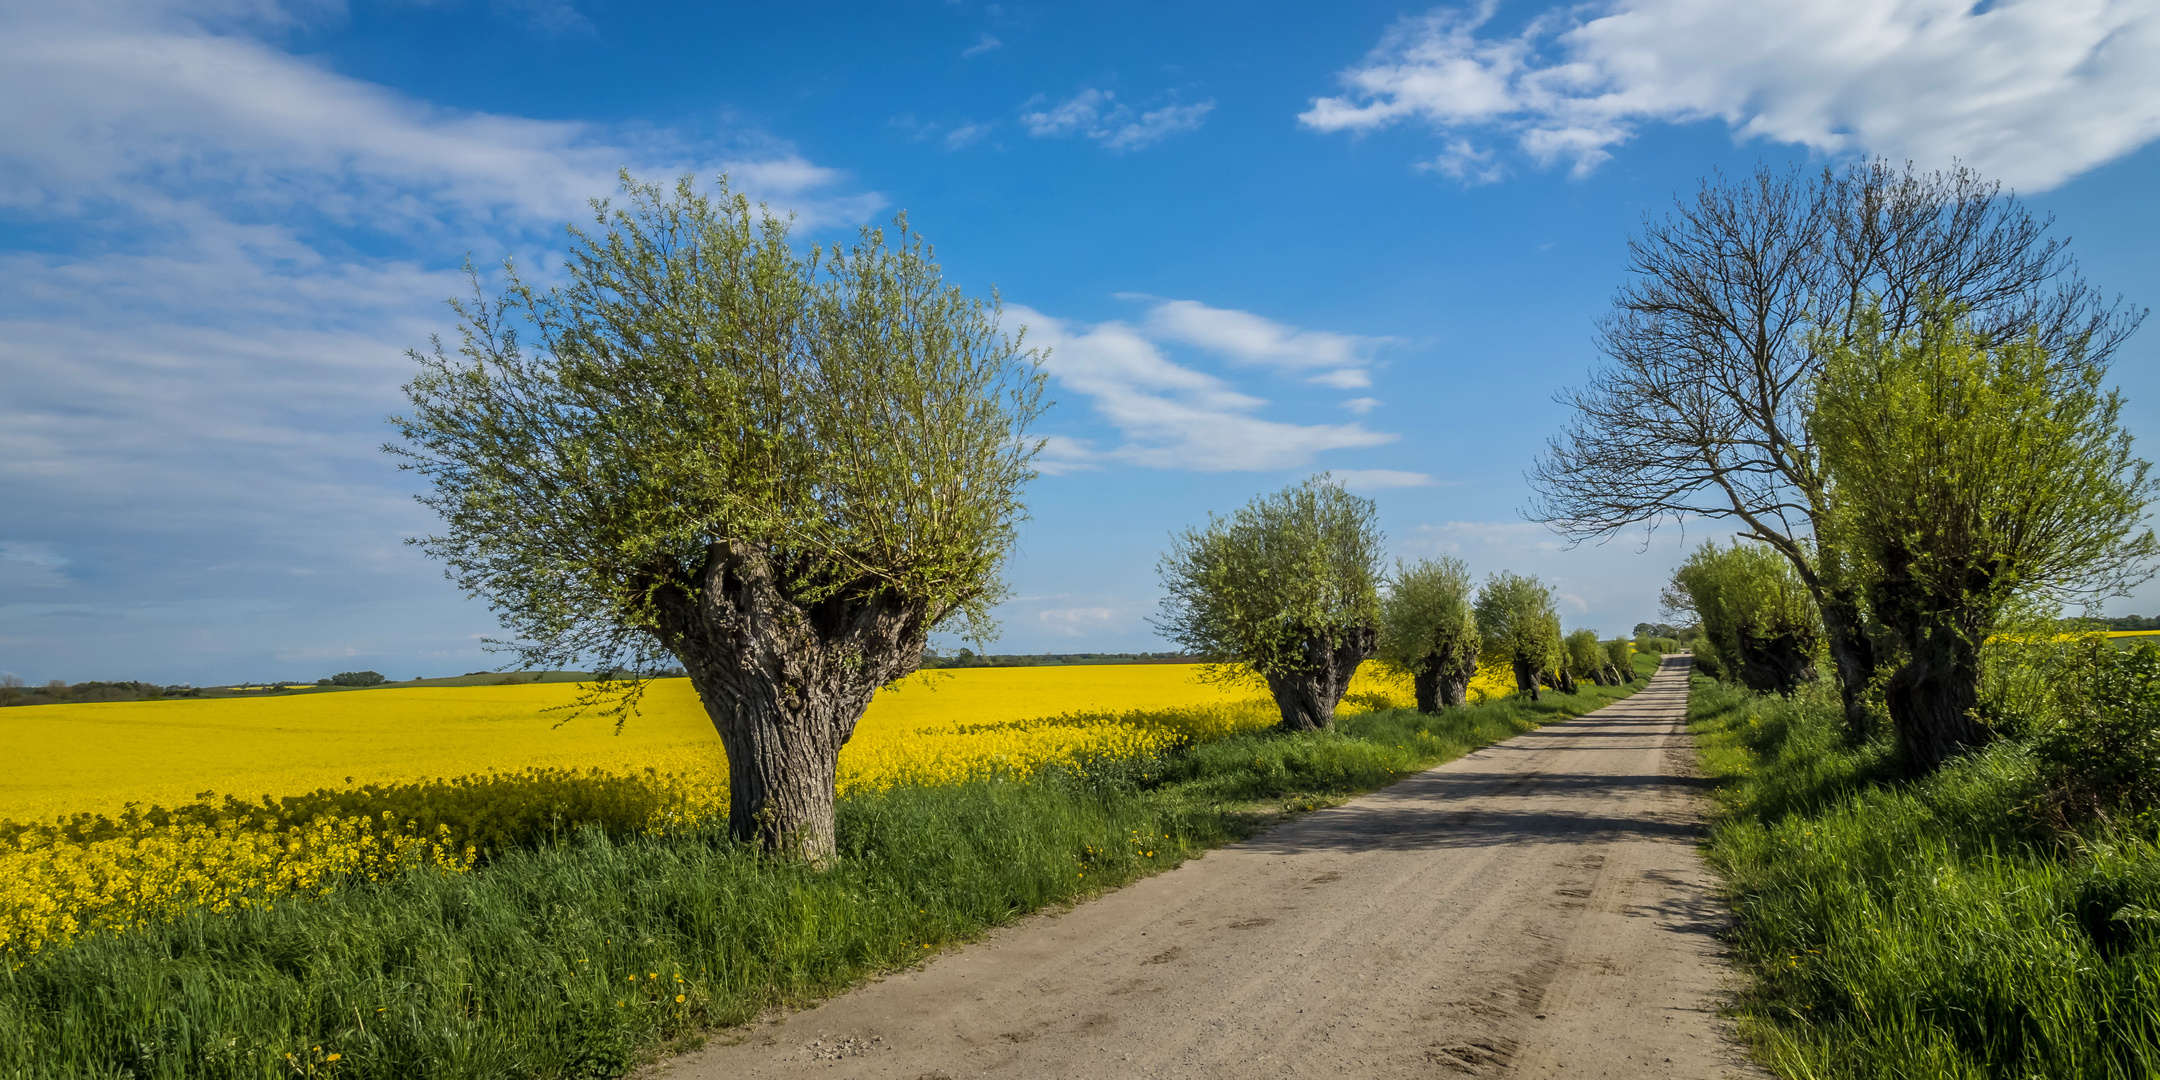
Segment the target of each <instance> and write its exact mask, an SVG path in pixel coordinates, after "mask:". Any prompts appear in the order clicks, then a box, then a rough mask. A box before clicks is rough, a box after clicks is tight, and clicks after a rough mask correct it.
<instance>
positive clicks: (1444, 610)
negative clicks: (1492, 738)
mask: <svg viewBox="0 0 2160 1080" xmlns="http://www.w3.org/2000/svg"><path fill="white" fill-rule="evenodd" d="M1473 591H1474V590H1473V588H1472V586H1471V584H1470V568H1469V567H1468V566H1467V565H1465V564H1464V563H1463V561H1462V560H1461V559H1458V558H1455V557H1453V556H1443V557H1441V558H1438V559H1420V560H1418V561H1417V562H1416V563H1414V564H1413V563H1405V562H1401V561H1397V562H1396V564H1395V573H1394V574H1393V575H1392V576H1390V577H1389V579H1388V591H1387V596H1386V598H1385V599H1383V600H1382V601H1381V602H1380V643H1379V648H1378V650H1377V651H1376V653H1375V655H1377V656H1378V657H1379V658H1380V660H1382V661H1383V662H1385V663H1387V664H1388V665H1389V666H1390V667H1393V668H1395V669H1397V670H1399V671H1402V672H1405V673H1407V674H1408V675H1409V676H1410V686H1411V688H1412V690H1413V691H1414V692H1415V694H1416V696H1417V707H1418V711H1419V712H1427V713H1437V712H1439V711H1440V710H1441V709H1444V708H1448V707H1451V706H1455V705H1460V704H1462V703H1463V699H1464V697H1465V696H1467V695H1468V694H1469V692H1470V680H1471V679H1472V678H1473V677H1474V676H1476V675H1477V666H1478V651H1479V648H1480V640H1479V638H1478V628H1477V615H1476V614H1475V613H1474V612H1473V611H1471V609H1470V598H1471V594H1472V592H1473Z"/></svg>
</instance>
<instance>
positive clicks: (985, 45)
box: [960, 34, 1005, 57]
mask: <svg viewBox="0 0 2160 1080" xmlns="http://www.w3.org/2000/svg"><path fill="white" fill-rule="evenodd" d="M1004 45H1005V43H1004V42H1002V41H999V40H998V39H996V38H994V37H991V36H990V35H988V34H983V35H981V36H980V37H977V38H976V39H975V44H973V45H970V46H968V47H967V48H965V49H962V50H960V55H961V56H964V57H976V56H981V55H982V54H984V53H986V52H989V51H990V50H992V49H997V48H1003V47H1004Z"/></svg>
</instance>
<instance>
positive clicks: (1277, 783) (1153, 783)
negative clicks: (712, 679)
mask: <svg viewBox="0 0 2160 1080" xmlns="http://www.w3.org/2000/svg"><path fill="white" fill-rule="evenodd" d="M1625 692H1626V691H1625V690H1623V689H1620V688H1592V687H1586V688H1585V692H1584V693H1582V694H1580V695H1576V696H1574V697H1568V696H1564V695H1558V694H1554V695H1548V697H1547V700H1546V701H1545V702H1543V703H1540V704H1531V703H1527V702H1520V701H1516V700H1513V699H1504V700H1501V701H1495V702H1490V703H1487V704H1484V705H1480V706H1472V707H1469V708H1464V709H1456V710H1450V711H1449V712H1448V713H1447V714H1445V715H1442V716H1438V717H1428V716H1421V715H1419V714H1417V713H1415V712H1410V711H1407V710H1401V711H1391V712H1376V713H1366V714H1362V715H1358V716H1354V717H1346V718H1345V719H1344V720H1343V721H1342V722H1341V724H1340V725H1339V727H1338V730H1336V731H1332V732H1318V733H1308V734H1301V735H1294V736H1285V735H1243V736H1233V737H1230V738H1226V739H1222V740H1218V741H1214V742H1208V743H1202V744H1198V745H1195V746H1190V747H1186V748H1184V749H1182V750H1180V751H1178V752H1176V753H1173V754H1169V755H1167V756H1164V757H1159V758H1155V759H1152V760H1143V761H1128V762H1114V763H1106V764H1102V765H1100V766H1094V767H1074V768H1067V769H1061V770H1050V771H1046V772H1042V773H1039V774H1037V775H1035V776H1033V777H1030V778H1027V779H1024V780H1010V779H996V778H991V779H978V780H974V781H970V782H966V783H960V784H952V785H944V786H927V787H896V788H893V789H891V790H887V791H883V792H869V793H858V794H855V795H852V796H849V797H847V798H845V799H843V800H842V802H841V807H840V822H839V835H840V845H841V857H840V859H839V860H838V861H837V864H836V868H835V869H832V870H829V871H825V872H822V873H818V872H812V871H808V870H805V869H803V868H802V867H800V866H797V865H794V864H790V863H786V862H780V861H775V860H771V859H767V858H763V857H761V856H759V855H757V854H755V853H754V852H752V851H750V850H747V849H745V848H743V847H740V846H737V845H735V844H733V843H731V842H729V841H728V840H727V839H726V837H725V836H724V835H723V834H722V833H720V832H717V831H714V830H713V829H711V828H692V829H686V830H676V831H671V832H670V833H669V834H667V835H652V834H639V835H619V834H615V835H611V833H610V831H609V830H607V829H604V828H598V827H588V828H584V829H581V830H577V831H575V832H574V833H572V834H569V835H557V837H556V838H555V839H553V840H551V841H548V842H544V843H540V844H538V845H536V846H525V847H518V848H511V849H507V850H502V851H499V852H497V853H496V854H495V856H494V858H493V859H492V861H491V862H490V863H489V864H488V865H486V866H485V867H483V868H482V869H479V870H476V871H473V872H470V873H446V872H443V871H441V870H439V869H435V868H432V867H427V866H412V867H408V868H407V869H406V870H405V871H404V872H402V873H399V874H393V875H389V876H388V877H386V878H385V879H384V880H382V881H378V882H353V883H350V884H349V885H347V886H345V887H340V888H337V889H334V890H332V891H331V892H330V893H329V894H328V895H326V896H323V897H321V898H318V899H314V900H308V901H291V902H279V903H275V904H271V905H268V906H266V907H263V908H260V909H254V910H241V911H235V912H231V913H227V914H222V915H213V914H209V913H206V912H200V911H197V912H193V913H190V914H187V915H184V916H182V917H179V918H177V919H174V920H171V921H166V922H159V923H153V924H148V925H142V926H137V927H133V928H130V929H128V930H126V931H120V932H108V933H96V934H91V935H88V936H86V937H83V938H81V939H79V940H77V941H76V942H74V943H73V944H70V945H67V946H64V947H56V948H51V949H47V950H44V951H41V952H39V953H36V954H34V955H31V956H29V957H28V958H27V959H26V960H24V961H23V962H22V963H21V964H20V965H19V966H16V967H14V968H12V969H11V970H5V971H0V1077H6V1078H30V1077H40V1078H42V1077H101V1078H104V1077H110V1078H119V1077H133V1078H138V1080H149V1078H161V1080H162V1078H173V1080H178V1078H182V1077H188V1078H195V1077H205V1078H208V1077H215V1078H227V1077H231V1078H249V1080H269V1078H272V1077H278V1078H289V1077H294V1076H337V1077H354V1078H361V1077H366V1078H383V1080H392V1078H395V1080H412V1078H457V1080H466V1078H474V1080H478V1078H496V1077H501V1078H511V1077H518V1078H527V1077H549V1078H553V1077H566V1078H567V1077H610V1076H619V1075H622V1074H624V1073H626V1072H628V1071H630V1070H631V1069H633V1068H634V1067H635V1066H636V1065H637V1064H638V1063H639V1062H641V1061H643V1060H646V1059H648V1058H649V1057H650V1056H651V1055H652V1054H653V1053H654V1052H656V1051H657V1050H659V1049H662V1048H665V1047H667V1046H669V1045H671V1044H680V1043H681V1042H682V1041H683V1040H685V1039H687V1038H694V1037H695V1035H696V1033H697V1032H699V1031H701V1030H705V1029H709V1028H711V1027H713V1026H718V1025H728V1024H736V1023H740V1022H743V1021H745V1020H748V1019H750V1018H751V1017H753V1016H755V1015H756V1014H757V1013H759V1012H760V1011H762V1010H764V1009H767V1008H770V1007H772V1006H775V1005H786V1004H793V1003H802V1002H806V1001H809V1000H811V999H814V998H816V997H818V996H820V995H824V994H829V993H832V992H834V991H836V990H839V989H841V988H844V987H845V986H847V985H848V984H849V983H851V982H853V981H855V980H857V979H859V978H861V977H863V976H864V975H866V974H869V973H872V972H876V971H880V970H888V969H892V968H895V967H898V966H902V965H905V964H908V963H911V962H913V961H915V960H918V959H921V958H923V957H926V956H928V955H930V954H931V953H934V952H935V951H936V950H937V949H938V948H939V947H941V946H943V945H946V944H949V943H952V942H956V941H959V940H963V939H966V938H968V937H971V936H973V935H975V934H978V933H980V932H981V931H982V930H983V929H985V928H986V927H990V926H994V925H997V924H999V923H1003V922H1007V921H1010V920H1011V919H1013V918H1016V917H1018V916H1020V915H1023V914H1025V913H1027V912H1030V911H1034V910H1037V909H1040V908H1042V907H1043V906H1045V905H1050V904H1057V903H1063V902H1068V901H1072V900H1076V899H1079V898H1082V897H1084V896H1085V895H1087V894H1089V893H1092V892H1095V891H1098V890H1101V889H1104V888H1108V887H1113V886H1116V885H1118V884H1121V883H1124V882H1127V881H1130V880H1133V879H1134V878H1136V877H1138V876H1141V875H1143V874H1146V873H1148V872H1151V871H1153V870H1155V869H1159V868H1162V867H1165V866H1169V865H1173V864H1175V863H1176V862H1178V861H1179V860H1181V859H1183V858H1186V857H1188V856H1190V855H1192V854H1194V853H1197V852H1199V851H1201V850H1204V849H1205V848H1207V847H1210V846H1213V845H1217V844H1221V843H1224V842H1226V841H1229V840H1232V839H1236V838H1238V837H1241V836H1245V835H1249V834H1250V833H1251V832H1252V831H1253V830H1255V829H1256V828H1259V827H1262V826H1264V825H1265V824H1267V823H1268V822H1270V821H1273V820H1278V819H1279V818H1280V816H1281V814H1282V813H1283V812H1284V811H1295V810H1298V809H1302V808H1309V807H1311V806H1315V805H1320V804H1323V803H1326V802H1330V801H1335V800H1338V799H1341V798H1344V797H1347V796H1349V795H1352V794H1355V793H1358V792H1361V791H1367V790H1371V789H1373V788H1376V787H1380V786H1383V785H1385V784H1387V783H1390V782H1392V781H1394V780H1395V779H1397V778H1399V777H1401V776H1402V775H1404V774H1406V773H1408V772H1411V771H1414V770H1416V769H1420V768H1424V767H1428V766H1430V765H1431V764H1434V763H1436V762H1439V761H1442V760H1446V759H1448V758H1451V757H1454V756H1457V755H1459V754H1461V753H1463V752H1466V751H1467V750H1469V749H1472V748H1475V747H1477V746H1480V745H1484V744H1486V743H1489V742H1492V741H1494V740H1496V739H1500V738H1505V737H1508V736H1511V735H1514V734H1517V733H1519V732H1521V731H1526V730H1529V729H1530V728H1532V727H1535V726H1536V725H1538V724H1539V723H1543V722H1549V721H1551V720H1554V719H1560V718H1564V717H1566V716H1570V715H1578V714H1580V713H1582V712H1587V711H1589V710H1590V709H1593V708H1595V707H1597V706H1598V705H1600V704H1603V703H1604V702H1605V701H1607V700H1610V699H1612V698H1614V697H1618V696H1621V695H1623V694H1624V693H1625Z"/></svg>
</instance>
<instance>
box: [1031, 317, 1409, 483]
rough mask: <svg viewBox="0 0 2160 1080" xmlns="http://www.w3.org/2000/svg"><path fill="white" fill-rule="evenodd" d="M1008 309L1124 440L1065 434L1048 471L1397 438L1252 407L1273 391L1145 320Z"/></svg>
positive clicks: (1173, 462) (1202, 463) (1181, 464)
mask: <svg viewBox="0 0 2160 1080" xmlns="http://www.w3.org/2000/svg"><path fill="white" fill-rule="evenodd" d="M1006 316H1007V319H1008V325H1010V326H1016V327H1017V326H1025V327H1027V331H1028V341H1029V343H1030V344H1032V345H1038V346H1042V347H1044V348H1047V349H1049V350H1050V360H1049V364H1048V368H1049V371H1050V373H1051V375H1052V376H1053V377H1055V378H1056V379H1057V381H1058V383H1059V385H1060V386H1062V387H1065V388H1067V389H1070V390H1072V391H1075V392H1077V393H1079V394H1082V395H1085V396H1086V397H1087V398H1089V399H1090V400H1091V401H1092V403H1093V405H1094V408H1095V412H1096V414H1097V415H1098V416H1100V417H1101V418H1102V419H1103V420H1104V421H1106V422H1107V423H1109V424H1110V425H1111V426H1112V427H1114V428H1116V429H1117V430H1118V432H1119V434H1120V436H1121V437H1122V439H1123V441H1122V442H1121V443H1120V444H1119V445H1118V446H1116V447H1113V448H1111V449H1107V450H1097V449H1095V448H1094V447H1092V446H1091V445H1089V444H1088V443H1085V442H1083V441H1080V440H1077V439H1071V438H1066V439H1061V440H1058V441H1057V442H1055V443H1053V446H1052V451H1054V452H1046V453H1045V455H1044V458H1045V459H1046V460H1045V461H1044V462H1043V468H1044V471H1046V472H1057V471H1064V472H1069V471H1072V470H1074V469H1078V468H1085V467H1087V466H1089V465H1094V464H1098V463H1101V462H1120V463H1124V464H1132V465H1143V466H1147V467H1150V468H1159V469H1193V470H1196V471H1199V472H1231V471H1239V470H1267V469H1284V468H1296V467H1298V466H1301V465H1304V464H1306V463H1307V462H1309V461H1310V460H1311V459H1312V457H1313V455H1315V454H1318V453H1321V452H1323V451H1327V450H1338V449H1347V448H1356V447H1371V446H1381V445H1384V444H1387V443H1390V442H1393V441H1395V439H1396V438H1397V436H1396V435H1394V434H1392V433H1389V432H1380V431H1372V430H1369V429H1367V428H1365V427H1364V426H1363V425H1361V424H1355V423H1351V424H1292V423H1285V422H1282V421H1276V420H1264V419H1261V418H1260V417H1258V416H1254V415H1252V414H1253V413H1255V412H1258V411H1259V410H1260V409H1261V408H1262V407H1264V406H1266V405H1267V402H1266V401H1265V400H1263V399H1261V398H1257V397H1253V396H1251V395H1249V394H1245V393H1243V392H1240V391H1239V390H1237V389H1235V388H1234V387H1232V386H1231V385H1230V384H1229V383H1227V382H1224V381H1223V380H1222V379H1220V378H1217V377H1216V376H1213V375H1210V374H1207V373H1205V372H1201V371H1196V370H1193V369H1192V368H1188V367H1183V366H1180V365H1178V364H1176V363H1173V362H1172V361H1171V360H1170V359H1169V358H1168V357H1167V356H1165V355H1163V352H1162V349H1161V348H1160V347H1159V346H1158V345H1157V344H1156V343H1155V342H1154V341H1152V340H1150V339H1149V337H1148V336H1147V335H1146V333H1144V332H1143V331H1142V330H1141V329H1140V328H1136V327H1133V326H1130V325H1128V324H1125V323H1122V322H1115V321H1113V322H1106V323H1100V324H1097V325H1095V326H1092V327H1089V326H1080V325H1076V324H1068V323H1066V322H1064V321H1063V320H1059V319H1054V318H1051V317H1049V316H1047V315H1044V314H1042V313H1041V312H1038V311H1034V310H1032V309H1029V308H1025V307H1020V306H1017V305H1014V306H1008V307H1007V308H1006Z"/></svg>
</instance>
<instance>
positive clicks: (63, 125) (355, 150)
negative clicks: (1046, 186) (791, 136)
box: [0, 2, 883, 231]
mask: <svg viewBox="0 0 2160 1080" xmlns="http://www.w3.org/2000/svg"><path fill="white" fill-rule="evenodd" d="M268 10H272V11H274V10H275V9H268ZM225 14H226V13H225V12H223V11H219V10H217V9H216V8H215V7H213V6H210V5H204V6H203V7H187V6H184V5H149V4H144V5H134V4H125V3H108V4H98V3H94V2H90V3H78V4H60V5H46V6H31V5H19V6H15V7H13V8H10V9H8V10H7V11H6V13H5V14H0V99H4V100H7V101H9V102H11V103H12V107H10V108H8V109H5V110H0V206H6V207H10V208H13V209H16V210H18V211H26V212H29V213H31V214H34V215H37V216H41V217H57V218H76V217H82V216H88V215H92V214H105V213H109V212H112V211H114V210H116V209H117V210H120V211H122V212H123V223H132V222H135V221H148V222H151V223H159V224H165V225H170V226H179V227H192V224H193V222H194V221H195V220H197V219H199V218H200V217H201V216H202V214H203V213H204V210H205V208H206V206H207V207H211V208H214V209H215V210H216V211H217V212H220V213H226V214H231V213H244V214H245V215H246V216H248V217H251V218H260V217H262V216H266V215H277V214H281V213H301V214H311V215H321V216H322V217H323V218H324V219H326V220H330V221H334V222H338V223H343V224H359V225H362V226H365V227H368V228H373V229H386V230H423V231H424V230H429V229H434V228H439V227H441V226H444V225H445V224H447V223H448V222H449V221H457V222H461V223H474V224H479V225H483V226H498V227H499V226H501V225H504V224H509V225H513V226H517V227H520V228H540V229H551V228H552V227H554V226H555V225H558V224H560V223H561V222H564V221H568V220H575V219H579V218H582V217H583V216H584V215H585V213H586V207H585V203H586V200H587V199H590V198H593V197H595V196H599V195H606V194H608V193H610V192H611V191H613V190H614V188H615V186H616V185H615V175H616V172H617V170H619V169H621V168H624V167H626V166H627V167H629V168H631V169H633V170H634V171H636V172H638V173H640V174H642V175H643V176H645V177H647V178H650V179H673V178H674V177H675V176H677V175H679V174H681V173H683V172H686V171H696V172H699V173H701V174H704V175H708V176H709V175H711V174H712V173H714V172H717V171H721V170H725V171H727V172H729V173H731V174H732V175H733V176H734V177H735V178H736V179H737V181H738V182H739V183H740V185H741V186H742V187H743V188H744V189H746V190H747V191H748V192H750V193H751V194H752V195H753V197H758V198H765V199H769V200H771V201H773V202H775V203H778V204H780V205H782V206H784V207H786V208H789V209H795V210H798V211H801V212H803V213H804V215H805V216H806V217H807V218H810V219H814V220H818V221H841V220H858V219H860V218H861V217H862V216H864V215H865V214H867V213H870V212H874V211H875V210H876V209H878V208H879V207H881V206H882V205H883V200H882V199H881V198H879V197H878V196H876V195H869V194H855V195H845V194H843V195H828V194H823V192H824V190H825V189H828V188H830V187H832V186H833V185H835V184H836V183H837V182H838V181H839V180H840V179H841V177H840V174H839V173H837V172H836V171H834V170H832V169H829V168H825V167H822V166H818V165H815V164H813V163H811V162H809V161H806V160H804V159H803V158H801V157H800V156H799V155H797V154H795V153H793V152H792V151H789V150H787V149H785V148H782V147H773V146H762V147H761V146H759V145H757V144H755V143H754V142H752V143H746V144H745V145H744V146H742V147H741V148H740V149H739V151H738V152H737V153H734V154H725V153H723V154H713V153H710V152H709V151H702V150H700V149H698V148H695V147H691V146H689V145H686V144H684V143H682V142H681V141H680V140H678V139H675V138H673V137H671V136H669V135H668V134H667V133H665V132H638V133H633V132H631V131H629V130H627V129H623V130H616V129H609V128H606V127H602V126H598V125H592V124H584V123H574V122H567V121H554V120H536V119H529V118H525V117H518V116H507V115H501V114H493V113H480V112H469V111H463V110H455V109H445V108H441V107H438V106H434V105H430V104H428V103H426V102H422V101H416V100H413V99H411V98H408V97H406V96H404V95H401V94H399V93H397V92H395V91H392V90H389V89H387V88H384V87H381V86H377V85H374V84H370V83H365V82H361V81H359V80H356V79H352V78H348V77H346V76H343V75H340V74H337V73H336V72H333V71H329V70H327V69H325V68H323V67H322V66H320V65H319V64H316V63H313V62H310V61H307V60H303V59H301V58H300V57H296V56H292V55H289V54H286V53H284V52H281V51H279V50H277V49H275V48H273V47H271V46H270V45H268V44H266V43H265V42H263V41H261V40H258V39H256V38H253V37H249V36H247V35H246V34H244V33H239V32H222V33H221V32H214V31H213V30H212V29H211V28H210V25H209V20H210V17H212V16H222V15H225ZM221 21H222V20H221ZM446 219H447V220H446Z"/></svg>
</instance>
